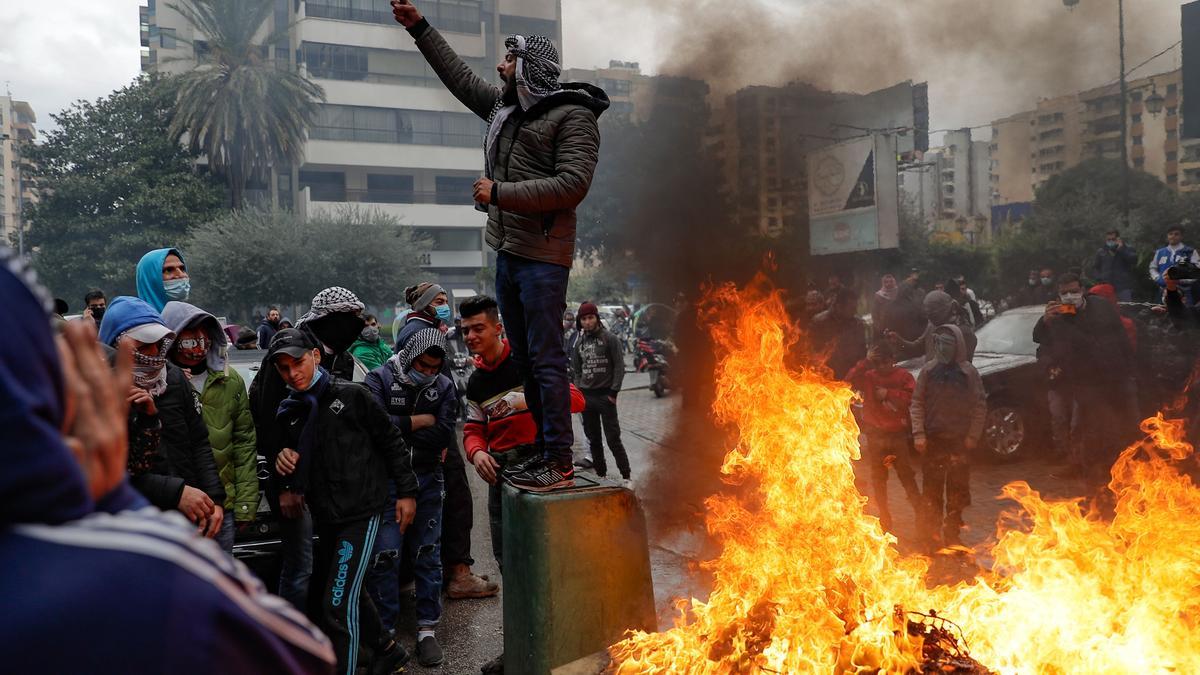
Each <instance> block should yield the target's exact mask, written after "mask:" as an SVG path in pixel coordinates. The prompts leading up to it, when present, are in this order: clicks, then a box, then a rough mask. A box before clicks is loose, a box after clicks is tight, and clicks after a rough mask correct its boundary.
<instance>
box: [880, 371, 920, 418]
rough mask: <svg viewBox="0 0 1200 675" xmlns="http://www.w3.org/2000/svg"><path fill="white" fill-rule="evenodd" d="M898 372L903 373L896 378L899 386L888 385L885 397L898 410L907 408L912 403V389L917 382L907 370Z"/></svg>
mask: <svg viewBox="0 0 1200 675" xmlns="http://www.w3.org/2000/svg"><path fill="white" fill-rule="evenodd" d="M900 372H901V373H902V374H903V377H900V378H898V379H899V380H900V381H899V385H900V386H898V387H888V395H887V397H888V400H889V401H891V402H892V403H895V404H896V407H897V408H899V409H900V410H908V406H909V405H910V404H911V403H912V397H913V389H915V388H916V386H917V382H916V380H914V379H913V376H912V374H911V373H909V372H908V371H907V370H900Z"/></svg>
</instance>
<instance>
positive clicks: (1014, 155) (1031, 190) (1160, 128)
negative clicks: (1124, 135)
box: [990, 70, 1200, 205]
mask: <svg viewBox="0 0 1200 675" xmlns="http://www.w3.org/2000/svg"><path fill="white" fill-rule="evenodd" d="M1182 79H1183V78H1182V71H1181V70H1173V71H1170V72H1166V73H1160V74H1157V75H1151V76H1148V77H1143V78H1139V79H1135V80H1131V81H1130V82H1129V83H1128V87H1129V104H1128V108H1127V113H1126V114H1127V118H1126V122H1127V124H1128V125H1129V126H1128V129H1129V135H1128V140H1127V146H1126V147H1127V150H1128V156H1129V164H1130V166H1132V167H1133V168H1135V169H1139V170H1141V171H1145V172H1146V173H1149V174H1150V175H1152V176H1155V177H1156V178H1158V179H1159V180H1161V181H1163V182H1164V183H1166V184H1167V185H1169V186H1170V187H1172V188H1174V189H1177V190H1188V189H1198V188H1200V149H1197V150H1196V151H1193V152H1192V154H1190V155H1186V156H1185V153H1184V149H1183V146H1182V144H1181V141H1180V126H1181V125H1180V121H1181V114H1180V111H1181V107H1180V104H1181V101H1182ZM1151 98H1156V99H1161V103H1162V110H1161V111H1159V112H1157V113H1154V112H1151V111H1150V110H1149V108H1148V106H1147V100H1148V99H1151ZM1022 128H1024V129H1026V131H1027V134H1025V135H1022V133H1021V129H1022ZM990 149H991V155H992V169H991V184H992V199H993V202H994V203H995V204H996V205H1004V204H1014V203H1023V202H1030V201H1033V199H1034V196H1035V193H1036V191H1037V188H1038V187H1040V186H1041V185H1042V184H1043V183H1045V182H1046V181H1047V180H1049V179H1050V178H1051V177H1053V176H1056V175H1058V174H1060V173H1062V172H1063V171H1065V170H1067V169H1069V168H1071V167H1074V166H1077V165H1078V164H1079V163H1080V162H1083V161H1086V160H1090V159H1097V158H1103V159H1120V157H1121V89H1120V87H1119V86H1118V85H1116V84H1110V85H1106V86H1103V87H1097V88H1095V89H1089V90H1087V91H1082V92H1078V93H1075V94H1068V95H1065V96H1059V97H1056V98H1051V99H1044V100H1042V101H1039V102H1038V104H1037V108H1036V109H1035V110H1030V111H1026V112H1022V113H1018V114H1016V115H1013V116H1011V117H1007V118H1004V119H1002V120H996V121H995V122H993V123H992V142H991V146H990Z"/></svg>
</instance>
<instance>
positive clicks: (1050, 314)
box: [1045, 300, 1062, 319]
mask: <svg viewBox="0 0 1200 675" xmlns="http://www.w3.org/2000/svg"><path fill="white" fill-rule="evenodd" d="M1061 307H1062V302H1060V301H1058V300H1051V301H1050V302H1047V303H1046V311H1045V315H1046V318H1047V319H1053V318H1055V317H1057V316H1059V315H1060V314H1061V313H1062V309H1060V308H1061Z"/></svg>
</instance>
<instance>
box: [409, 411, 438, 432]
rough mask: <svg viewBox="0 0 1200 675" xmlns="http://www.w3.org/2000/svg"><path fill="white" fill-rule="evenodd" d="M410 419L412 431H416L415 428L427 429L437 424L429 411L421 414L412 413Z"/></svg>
mask: <svg viewBox="0 0 1200 675" xmlns="http://www.w3.org/2000/svg"><path fill="white" fill-rule="evenodd" d="M411 419H412V428H413V431H416V430H417V429H428V428H429V427H431V426H433V425H435V424H437V418H436V417H434V416H433V415H430V414H429V413H425V414H423V415H413V416H412V418H411Z"/></svg>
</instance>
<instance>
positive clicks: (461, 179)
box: [434, 176, 476, 206]
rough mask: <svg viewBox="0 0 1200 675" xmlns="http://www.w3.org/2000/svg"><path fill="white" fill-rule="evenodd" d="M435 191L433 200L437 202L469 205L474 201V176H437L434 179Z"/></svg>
mask: <svg viewBox="0 0 1200 675" xmlns="http://www.w3.org/2000/svg"><path fill="white" fill-rule="evenodd" d="M435 180H436V185H437V193H436V194H435V195H434V202H435V203H437V204H458V205H462V206H469V205H471V204H474V203H475V200H474V195H475V180H476V179H475V178H474V177H473V176H438V177H437V178H436V179H435Z"/></svg>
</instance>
